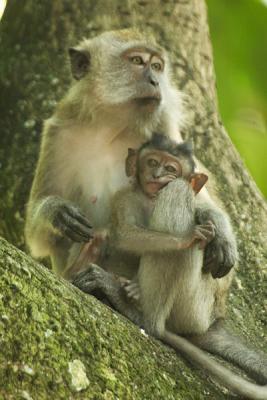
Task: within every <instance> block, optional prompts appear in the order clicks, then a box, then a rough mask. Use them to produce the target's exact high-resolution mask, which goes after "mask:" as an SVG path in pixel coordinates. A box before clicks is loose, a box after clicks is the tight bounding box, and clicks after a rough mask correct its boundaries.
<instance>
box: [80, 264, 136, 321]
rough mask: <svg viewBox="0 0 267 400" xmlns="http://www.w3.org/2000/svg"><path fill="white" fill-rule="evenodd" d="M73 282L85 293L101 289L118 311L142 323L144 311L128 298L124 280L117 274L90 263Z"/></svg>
mask: <svg viewBox="0 0 267 400" xmlns="http://www.w3.org/2000/svg"><path fill="white" fill-rule="evenodd" d="M72 283H73V285H75V286H77V287H78V288H79V289H80V290H82V291H83V292H85V293H92V292H93V291H95V290H97V289H99V290H101V292H102V293H103V294H104V295H105V296H106V298H107V299H108V301H109V302H110V303H111V305H112V306H113V307H114V308H115V309H116V310H117V311H118V312H120V313H121V314H123V315H124V316H125V317H127V318H129V319H130V320H131V321H132V322H134V323H135V324H136V325H139V326H141V325H142V320H143V318H142V313H141V312H140V311H139V310H138V308H137V307H135V306H134V305H133V304H132V303H131V302H130V301H129V300H128V299H127V296H126V294H125V291H124V289H123V285H122V282H121V280H120V278H119V277H118V276H116V275H115V274H112V273H109V272H107V271H105V270H104V269H103V268H101V267H99V266H98V265H96V264H90V265H89V268H88V269H87V270H86V271H83V272H81V273H80V274H79V275H78V276H77V277H76V278H75V279H74V281H73V282H72Z"/></svg>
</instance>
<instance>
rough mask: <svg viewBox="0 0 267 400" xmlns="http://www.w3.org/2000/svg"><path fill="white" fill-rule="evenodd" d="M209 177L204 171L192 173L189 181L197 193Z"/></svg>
mask: <svg viewBox="0 0 267 400" xmlns="http://www.w3.org/2000/svg"><path fill="white" fill-rule="evenodd" d="M208 179H209V178H208V176H207V175H205V174H202V173H195V174H192V175H190V177H189V182H190V185H191V186H192V189H193V190H194V192H195V194H197V193H198V192H200V190H201V189H202V187H203V186H204V185H205V183H206V182H207V180H208Z"/></svg>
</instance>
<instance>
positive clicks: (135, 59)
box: [130, 56, 144, 65]
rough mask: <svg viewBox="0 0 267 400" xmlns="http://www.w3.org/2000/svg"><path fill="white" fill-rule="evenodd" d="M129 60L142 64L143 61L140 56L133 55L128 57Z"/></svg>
mask: <svg viewBox="0 0 267 400" xmlns="http://www.w3.org/2000/svg"><path fill="white" fill-rule="evenodd" d="M130 60H131V62H132V63H133V64H135V65H142V64H144V61H143V59H142V57H140V56H133V57H131V58H130Z"/></svg>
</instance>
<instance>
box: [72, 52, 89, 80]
mask: <svg viewBox="0 0 267 400" xmlns="http://www.w3.org/2000/svg"><path fill="white" fill-rule="evenodd" d="M69 57H70V65H71V73H72V76H73V78H74V79H76V80H77V81H79V80H80V79H82V78H83V77H84V76H85V75H86V74H87V72H88V71H89V67H90V54H89V53H87V52H83V51H81V50H78V49H75V48H74V47H71V48H69Z"/></svg>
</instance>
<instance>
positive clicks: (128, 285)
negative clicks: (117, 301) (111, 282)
mask: <svg viewBox="0 0 267 400" xmlns="http://www.w3.org/2000/svg"><path fill="white" fill-rule="evenodd" d="M120 281H121V287H122V288H123V290H124V293H125V295H126V297H127V299H129V300H130V301H131V302H133V303H139V301H140V287H139V284H138V282H137V281H136V280H129V279H125V278H123V279H122V278H120Z"/></svg>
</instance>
